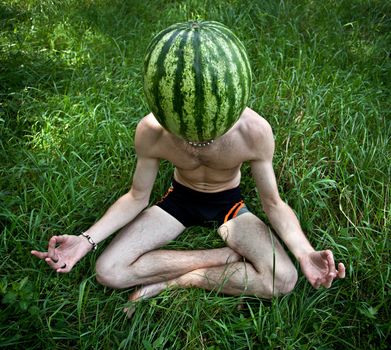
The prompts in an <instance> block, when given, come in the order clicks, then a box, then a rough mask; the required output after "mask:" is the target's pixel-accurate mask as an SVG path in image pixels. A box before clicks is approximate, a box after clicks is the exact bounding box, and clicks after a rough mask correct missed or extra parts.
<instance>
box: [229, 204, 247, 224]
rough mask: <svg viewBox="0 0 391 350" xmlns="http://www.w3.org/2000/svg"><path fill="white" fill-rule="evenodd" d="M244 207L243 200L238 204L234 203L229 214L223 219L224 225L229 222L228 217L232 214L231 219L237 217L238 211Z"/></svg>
mask: <svg viewBox="0 0 391 350" xmlns="http://www.w3.org/2000/svg"><path fill="white" fill-rule="evenodd" d="M243 206H244V203H243V200H241V201H240V202H238V203H235V204H234V206H233V207H232V208H231V209H230V210H229V212H228V213H227V215H226V216H225V217H224V223H225V222H227V221H228V220H229V216H230V215H231V214H232V213H233V212H234V214H233V216H232V218H234V217H235V216H236V215H238V213H239V210H240V209H241V208H243ZM235 209H236V210H235Z"/></svg>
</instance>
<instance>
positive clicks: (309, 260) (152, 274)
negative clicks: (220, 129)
mask: <svg viewBox="0 0 391 350" xmlns="http://www.w3.org/2000/svg"><path fill="white" fill-rule="evenodd" d="M135 150H136V154H137V166H136V170H135V173H134V176H133V183H132V185H131V188H130V190H129V192H128V193H126V194H125V195H123V196H122V197H120V198H119V199H118V200H117V201H116V202H115V203H114V204H113V205H112V206H111V207H110V208H109V209H108V211H107V212H106V213H105V214H104V216H103V217H102V218H101V219H100V220H99V221H97V222H96V223H95V224H94V225H93V226H92V227H91V228H89V229H88V230H87V231H86V232H85V233H84V236H83V235H80V236H72V235H62V236H54V237H52V238H51V239H50V240H49V248H48V251H47V252H37V251H32V254H33V255H35V256H37V257H38V258H40V259H44V260H45V261H46V262H47V264H48V265H49V266H50V267H51V268H53V269H54V270H55V271H57V272H58V273H66V272H69V271H71V270H72V268H73V266H74V265H75V264H76V263H77V262H78V261H79V260H80V259H81V258H83V257H84V256H85V255H86V254H87V253H88V252H89V251H91V249H92V248H93V247H94V246H95V244H99V243H100V242H102V241H103V240H104V239H106V238H107V237H109V236H110V235H111V234H113V233H114V232H116V231H118V230H120V229H121V230H120V232H119V233H118V234H117V236H116V237H115V238H114V239H113V240H112V242H111V243H110V245H109V246H108V247H107V248H106V249H105V250H104V252H103V253H102V255H101V256H100V257H99V258H98V260H97V263H96V278H97V280H98V282H99V283H101V284H103V285H105V286H109V287H112V288H131V287H135V286H141V287H140V288H139V289H138V290H137V291H135V292H134V293H133V294H132V295H131V297H130V299H131V300H137V299H139V298H141V297H144V298H145V297H151V296H153V295H156V294H158V293H160V292H161V291H162V290H163V289H165V288H167V287H171V286H176V287H199V288H204V289H207V290H212V289H216V290H218V291H220V292H223V293H226V294H231V295H240V294H247V295H256V296H259V297H262V298H271V297H273V296H278V295H281V294H286V293H289V292H290V291H292V289H293V288H294V286H295V284H296V281H297V271H296V269H295V267H294V265H293V263H292V262H291V260H290V258H289V257H288V255H287V253H286V252H285V251H284V249H283V247H282V246H281V244H280V243H279V241H278V240H277V238H276V237H275V236H274V235H273V233H272V232H271V231H270V229H269V228H268V227H267V226H266V225H265V224H264V223H263V222H262V221H261V220H260V219H259V218H258V217H256V216H255V215H253V214H252V213H250V212H249V211H248V210H247V208H246V207H245V205H244V203H242V202H241V196H240V190H239V187H238V186H239V184H240V179H241V173H240V168H241V165H242V163H243V162H249V163H250V166H251V170H252V176H253V177H254V180H255V183H256V186H257V189H258V192H259V195H260V199H261V203H262V207H263V210H264V211H265V213H266V214H267V216H268V218H269V220H270V223H271V224H272V226H273V228H274V230H275V231H276V232H277V234H278V236H279V237H280V239H281V240H282V241H283V242H284V243H285V244H286V246H287V247H288V249H289V250H290V251H291V253H292V254H293V255H294V256H295V258H296V259H297V260H298V261H299V263H300V267H301V270H302V272H303V274H304V275H305V276H306V278H307V279H308V281H309V282H310V283H311V285H312V286H313V287H314V288H319V287H320V286H324V287H326V288H329V287H330V286H331V284H332V282H333V280H334V279H335V278H344V277H345V267H344V265H343V264H342V263H339V264H338V265H337V266H336V265H335V262H334V258H333V254H332V252H331V251H330V250H323V251H315V250H314V248H313V247H312V246H311V244H310V243H309V241H308V240H307V238H306V237H305V235H304V233H303V231H302V229H301V228H300V224H299V222H298V220H297V218H296V216H295V214H294V212H293V211H292V209H291V208H290V207H289V206H288V205H287V204H286V203H284V202H283V201H282V200H281V198H280V196H279V193H278V189H277V183H276V178H275V174H274V171H273V167H272V159H273V153H274V139H273V134H272V130H271V127H270V125H269V124H268V122H267V121H266V120H265V119H263V118H262V117H260V116H259V115H258V114H257V113H256V112H254V111H253V110H251V109H250V108H246V109H245V110H244V111H243V113H242V115H241V117H240V119H239V120H238V121H237V122H236V123H235V124H234V126H233V127H232V128H231V129H230V130H229V131H228V132H227V133H226V134H224V135H222V136H220V137H219V138H217V139H216V140H214V142H213V143H208V144H203V145H195V144H192V145H190V144H189V143H188V142H186V141H185V140H183V139H180V138H179V137H177V136H175V135H173V134H171V133H169V132H168V131H166V130H165V129H163V128H162V127H161V126H160V124H159V123H158V122H157V120H156V119H155V117H154V116H153V114H152V113H151V114H149V115H147V116H146V117H144V118H143V119H142V120H141V121H140V122H139V124H138V126H137V129H136V135H135ZM161 159H165V160H168V161H170V162H171V163H173V164H174V165H175V171H174V180H173V187H172V188H171V189H170V191H169V192H168V194H167V195H166V197H165V198H164V199H163V200H162V201H161V202H159V203H157V205H152V206H151V207H149V208H147V209H145V208H146V207H147V206H148V204H149V198H150V194H151V191H152V188H153V184H154V182H155V179H156V176H157V173H158V169H159V162H160V160H161ZM201 204H202V206H201ZM210 221H214V222H217V224H218V225H220V226H219V228H218V233H219V234H220V236H221V237H222V239H223V240H224V241H225V242H226V244H227V247H224V248H220V249H210V250H192V251H175V250H161V249H159V250H158V248H160V247H162V246H164V245H165V244H167V243H168V242H170V241H171V240H174V239H175V238H176V237H177V236H178V235H179V234H180V233H181V232H182V231H183V230H184V229H185V227H186V226H189V225H203V224H208V223H210ZM86 236H87V237H86Z"/></svg>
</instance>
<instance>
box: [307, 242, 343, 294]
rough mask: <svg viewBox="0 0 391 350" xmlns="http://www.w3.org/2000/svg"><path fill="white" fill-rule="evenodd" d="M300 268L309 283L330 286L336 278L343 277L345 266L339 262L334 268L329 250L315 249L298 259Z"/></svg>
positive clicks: (316, 286) (315, 286) (317, 286)
mask: <svg viewBox="0 0 391 350" xmlns="http://www.w3.org/2000/svg"><path fill="white" fill-rule="evenodd" d="M300 266H301V270H302V271H303V273H304V275H305V276H306V277H307V280H308V281H309V282H310V283H311V285H312V286H313V287H314V288H316V289H318V288H319V287H320V286H323V287H326V288H330V287H331V284H332V283H333V280H334V279H336V278H345V266H344V264H343V263H339V264H338V267H337V269H336V268H335V262H334V256H333V253H332V252H331V250H322V251H315V252H312V253H309V254H306V255H304V256H303V257H302V258H301V259H300Z"/></svg>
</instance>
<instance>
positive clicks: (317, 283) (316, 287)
mask: <svg viewBox="0 0 391 350" xmlns="http://www.w3.org/2000/svg"><path fill="white" fill-rule="evenodd" d="M312 287H314V288H315V289H319V287H320V279H319V278H317V279H316V280H315V281H314V282H313V283H312Z"/></svg>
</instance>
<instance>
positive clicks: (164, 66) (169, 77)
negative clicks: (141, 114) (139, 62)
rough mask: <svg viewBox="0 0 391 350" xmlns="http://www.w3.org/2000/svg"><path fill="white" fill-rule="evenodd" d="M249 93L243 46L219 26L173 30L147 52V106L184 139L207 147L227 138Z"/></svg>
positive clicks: (196, 25)
mask: <svg viewBox="0 0 391 350" xmlns="http://www.w3.org/2000/svg"><path fill="white" fill-rule="evenodd" d="M250 89H251V69H250V64H249V61H248V58H247V54H246V51H245V49H244V46H243V45H242V43H241V42H240V40H239V39H238V38H237V37H236V36H235V35H234V34H233V33H232V32H231V31H230V30H229V29H228V28H227V27H226V26H224V25H222V24H221V23H218V22H213V21H200V22H186V23H178V24H174V25H172V26H170V27H169V28H167V29H165V30H163V31H162V32H160V33H159V34H157V35H156V36H155V37H154V38H153V39H152V41H151V43H150V45H149V47H148V49H147V54H146V56H145V61H144V91H145V96H146V99H147V102H148V104H149V107H150V109H151V111H152V113H153V114H154V116H155V117H156V119H157V120H158V121H159V122H160V123H161V125H162V126H163V127H164V128H166V129H167V130H168V131H170V132H172V133H174V134H176V135H177V136H179V137H181V138H183V139H186V140H190V141H206V140H211V139H214V138H216V137H218V136H221V135H222V134H224V133H225V132H227V131H228V130H229V129H230V128H231V127H232V125H233V124H234V123H235V122H236V121H237V120H238V119H239V117H240V115H241V113H242V111H243V109H244V108H245V106H246V103H247V100H248V98H249V95H250Z"/></svg>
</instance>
